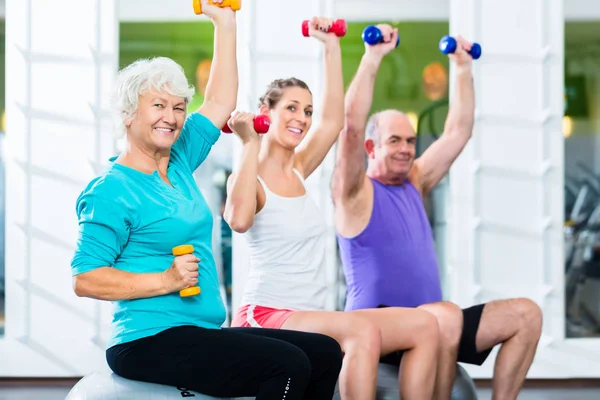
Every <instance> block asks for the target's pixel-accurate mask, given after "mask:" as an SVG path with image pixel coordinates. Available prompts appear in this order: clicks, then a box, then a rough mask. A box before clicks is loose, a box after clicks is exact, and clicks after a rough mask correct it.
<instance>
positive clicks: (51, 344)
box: [0, 0, 118, 377]
mask: <svg viewBox="0 0 600 400" xmlns="http://www.w3.org/2000/svg"><path fill="white" fill-rule="evenodd" d="M117 57H118V18H117V9H116V0H95V1H92V0H87V1H81V0H53V1H46V0H22V1H9V2H7V4H6V87H7V92H6V104H7V123H8V126H7V141H6V149H5V156H6V169H7V172H6V188H7V190H6V192H7V198H6V286H7V293H6V331H5V336H4V337H3V338H1V339H0V377H19V376H26V377H35V376H40V377H41V376H49V377H66V376H81V375H84V374H86V373H88V372H90V371H92V370H95V369H97V368H98V367H100V366H101V365H103V364H105V361H104V344H105V340H106V331H107V329H106V328H107V326H108V324H109V322H110V318H111V316H110V309H109V307H110V306H109V304H106V303H103V304H101V303H100V302H98V301H93V300H90V299H80V298H77V297H76V296H75V295H74V293H73V289H72V283H71V282H72V280H71V271H70V261H71V257H72V256H73V251H74V248H75V243H76V240H77V231H78V227H77V220H76V216H75V200H76V198H77V195H78V194H79V193H80V191H81V190H82V189H83V188H84V187H85V185H86V184H87V182H88V181H89V180H90V179H91V178H92V177H93V176H95V175H96V173H97V172H98V171H99V170H100V168H101V166H102V164H103V163H105V161H106V160H107V158H108V157H109V156H110V155H111V154H113V151H114V140H113V136H112V132H113V129H112V128H113V126H112V123H111V120H110V118H109V115H108V107H109V97H108V93H107V90H110V89H111V87H112V83H113V80H114V76H115V72H116V69H117Z"/></svg>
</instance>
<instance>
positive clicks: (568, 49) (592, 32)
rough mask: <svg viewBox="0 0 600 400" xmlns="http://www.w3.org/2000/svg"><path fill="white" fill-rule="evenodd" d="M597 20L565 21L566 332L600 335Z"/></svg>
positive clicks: (599, 58) (575, 335) (599, 66)
mask: <svg viewBox="0 0 600 400" xmlns="http://www.w3.org/2000/svg"><path fill="white" fill-rule="evenodd" d="M599 38H600V23H599V21H585V22H567V23H566V24H565V116H564V119H563V135H564V137H565V149H564V151H565V154H564V156H565V192H564V193H565V226H564V237H565V303H566V304H565V311H566V336H567V337H569V338H581V337H598V336H600V235H599V233H600V158H599V157H598V156H597V154H598V149H599V147H600V135H599V133H600V74H599V73H598V71H600V39H599Z"/></svg>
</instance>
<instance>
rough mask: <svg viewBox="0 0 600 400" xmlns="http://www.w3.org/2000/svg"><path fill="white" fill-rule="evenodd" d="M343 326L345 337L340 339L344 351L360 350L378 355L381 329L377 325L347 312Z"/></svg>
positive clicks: (379, 352)
mask: <svg viewBox="0 0 600 400" xmlns="http://www.w3.org/2000/svg"><path fill="white" fill-rule="evenodd" d="M345 328H346V329H345V330H346V332H345V335H344V336H345V337H344V340H343V341H342V349H343V351H344V353H348V352H349V351H356V350H362V351H367V352H369V353H372V354H373V355H374V356H376V357H379V356H380V354H381V330H380V329H379V327H378V326H377V325H375V324H374V323H373V322H371V321H370V320H368V319H367V318H363V317H361V316H359V315H354V314H352V313H349V314H348V321H347V323H346V326H345Z"/></svg>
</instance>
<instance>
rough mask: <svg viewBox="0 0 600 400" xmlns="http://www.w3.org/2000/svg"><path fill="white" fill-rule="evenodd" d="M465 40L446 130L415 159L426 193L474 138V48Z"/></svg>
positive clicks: (423, 189)
mask: <svg viewBox="0 0 600 400" xmlns="http://www.w3.org/2000/svg"><path fill="white" fill-rule="evenodd" d="M461 42H462V43H463V44H462V46H463V48H461V50H460V52H459V50H457V52H456V53H455V55H454V56H453V57H454V60H456V61H455V62H456V63H457V66H456V76H455V79H456V84H455V90H454V95H453V97H452V101H451V106H450V110H449V112H448V117H447V118H446V123H445V126H444V133H443V134H442V136H441V137H440V138H439V139H438V140H436V141H435V142H434V143H433V144H432V145H431V146H429V148H428V149H427V150H426V151H425V152H424V153H423V155H422V156H421V157H419V159H418V160H416V161H415V164H416V165H415V166H416V168H415V170H416V171H418V172H417V173H418V174H419V177H418V181H419V182H420V188H421V192H422V193H423V194H424V195H425V194H427V193H428V192H429V191H431V190H432V189H433V188H434V187H435V185H437V184H438V183H439V182H440V181H441V180H442V179H443V177H444V176H445V175H446V174H447V173H448V171H449V170H450V167H451V166H452V163H453V162H454V160H456V158H457V157H458V156H459V154H460V153H461V151H462V150H463V149H464V148H465V146H466V144H467V142H468V141H469V139H470V138H471V134H472V132H473V124H474V120H475V117H474V114H475V90H474V87H473V75H472V73H471V62H472V61H471V56H470V55H469V54H468V53H467V52H466V51H467V50H469V49H470V48H471V47H470V46H471V45H470V43H466V42H464V41H461V40H460V39H459V43H461Z"/></svg>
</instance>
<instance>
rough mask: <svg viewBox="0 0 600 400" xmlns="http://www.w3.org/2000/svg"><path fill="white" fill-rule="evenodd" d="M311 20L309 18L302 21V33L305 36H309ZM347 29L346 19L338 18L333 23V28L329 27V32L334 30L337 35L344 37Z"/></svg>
mask: <svg viewBox="0 0 600 400" xmlns="http://www.w3.org/2000/svg"><path fill="white" fill-rule="evenodd" d="M309 22H310V21H308V20H304V21H302V35H304V36H305V37H308V36H309V34H308V23H309ZM346 30H347V25H346V20H343V19H336V20H335V21H334V22H333V25H331V28H329V29H328V30H327V33H329V32H333V33H335V35H336V36H337V37H342V36H346Z"/></svg>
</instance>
